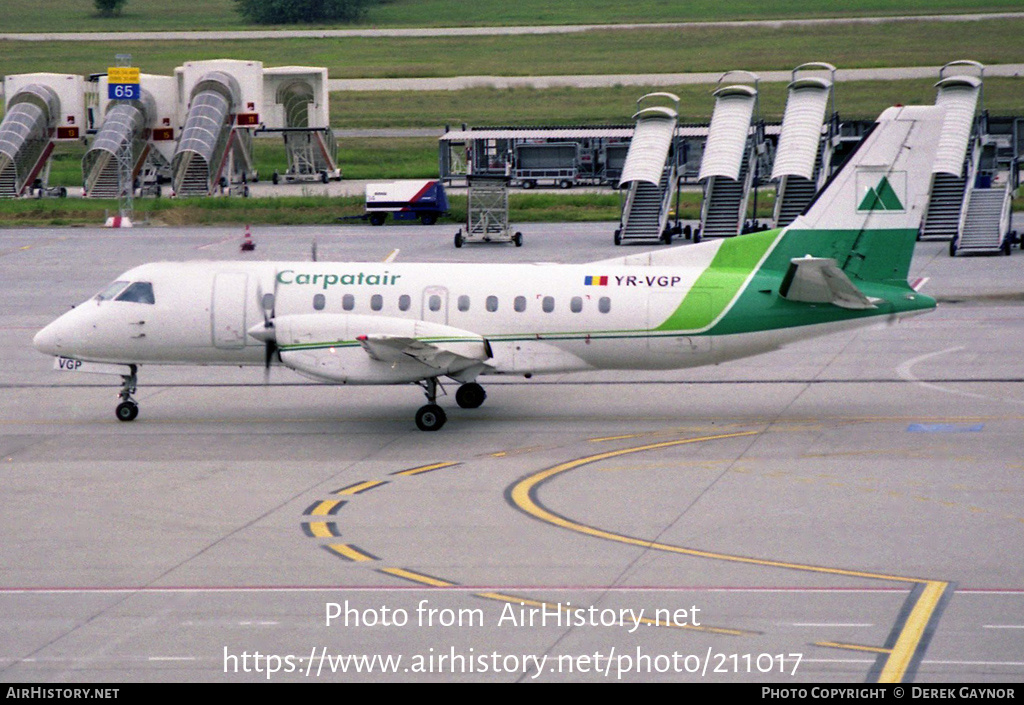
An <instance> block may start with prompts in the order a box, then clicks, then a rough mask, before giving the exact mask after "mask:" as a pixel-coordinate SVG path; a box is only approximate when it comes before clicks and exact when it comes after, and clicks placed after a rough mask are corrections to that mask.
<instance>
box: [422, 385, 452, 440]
mask: <svg viewBox="0 0 1024 705" xmlns="http://www.w3.org/2000/svg"><path fill="white" fill-rule="evenodd" d="M420 386H421V387H423V391H424V393H425V394H426V395H427V403H426V405H425V406H421V407H420V408H419V410H418V411H417V412H416V426H417V427H418V428H419V429H420V430H421V431H439V430H440V429H441V427H442V426H444V422H445V421H447V420H448V415H447V414H445V413H444V409H442V408H441V407H440V406H438V405H437V377H430V378H429V379H425V380H423V381H422V382H420Z"/></svg>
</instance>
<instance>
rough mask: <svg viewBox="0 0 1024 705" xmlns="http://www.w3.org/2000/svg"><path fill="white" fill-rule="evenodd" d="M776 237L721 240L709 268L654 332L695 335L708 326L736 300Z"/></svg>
mask: <svg viewBox="0 0 1024 705" xmlns="http://www.w3.org/2000/svg"><path fill="white" fill-rule="evenodd" d="M778 236H779V231H778V230H766V231H765V232H761V233H752V234H750V235H742V236H739V237H734V238H728V239H726V240H723V241H722V244H721V246H720V247H719V250H718V252H717V253H716V254H715V257H714V259H713V260H711V266H709V267H708V268H707V269H705V270H704V272H703V273H701V275H700V276H699V277H697V281H696V282H695V283H694V285H693V288H692V289H690V291H689V292H687V294H686V296H685V297H684V298H683V302H682V303H681V304H680V305H679V308H677V309H676V310H675V312H674V313H673V314H672V315H671V316H669V317H668V319H667V320H666V321H665V322H664V323H662V324H661V325H660V326H658V327H657V328H656V329H655V330H659V331H699V330H703V329H705V328H707V327H708V326H709V325H711V324H712V323H713V322H714V321H715V320H716V319H717V318H718V317H719V316H721V315H722V313H723V312H724V311H725V310H726V308H727V307H728V306H729V304H730V303H731V302H732V301H733V300H734V299H735V298H736V294H737V293H739V291H740V289H741V288H742V287H743V284H744V282H746V281H747V280H748V279H749V278H750V275H751V273H752V272H753V271H754V269H755V268H756V267H757V265H758V263H759V262H760V261H761V260H762V259H763V258H764V255H765V253H766V252H767V251H768V249H769V248H770V247H771V246H772V244H773V243H774V242H775V241H776V240H777V239H778Z"/></svg>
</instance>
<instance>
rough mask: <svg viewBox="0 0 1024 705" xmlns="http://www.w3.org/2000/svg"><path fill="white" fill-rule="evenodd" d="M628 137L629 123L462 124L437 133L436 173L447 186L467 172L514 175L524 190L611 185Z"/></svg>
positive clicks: (462, 181) (463, 180)
mask: <svg viewBox="0 0 1024 705" xmlns="http://www.w3.org/2000/svg"><path fill="white" fill-rule="evenodd" d="M632 136H633V126H631V125H608V126H603V127H574V126H565V127H474V128H467V127H465V126H463V127H462V129H460V130H446V131H445V133H444V134H442V135H441V137H440V139H439V141H438V166H439V169H440V171H439V174H440V177H441V179H442V180H443V181H444V182H445V184H447V185H456V184H457V185H465V184H466V180H467V179H468V178H469V177H470V176H490V177H500V178H512V179H513V181H514V184H519V185H520V186H523V187H526V188H531V187H533V186H540V185H542V184H543V185H554V186H563V187H569V186H573V185H594V186H614V185H615V184H617V183H618V178H619V174H620V173H621V171H622V166H623V163H624V162H625V156H626V150H627V149H628V147H629V141H630V139H631V138H632ZM517 170H518V171H517ZM517 176H518V178H516V177H517Z"/></svg>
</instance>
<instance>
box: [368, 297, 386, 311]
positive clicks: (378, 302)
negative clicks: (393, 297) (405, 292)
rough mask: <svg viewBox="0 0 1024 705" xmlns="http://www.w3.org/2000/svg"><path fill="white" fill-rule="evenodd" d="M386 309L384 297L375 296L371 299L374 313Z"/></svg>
mask: <svg viewBox="0 0 1024 705" xmlns="http://www.w3.org/2000/svg"><path fill="white" fill-rule="evenodd" d="M382 308H384V297H383V296H381V295H380V294H374V295H373V296H371V297H370V309H371V310H373V311H380V310H381V309H382Z"/></svg>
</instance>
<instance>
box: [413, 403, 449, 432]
mask: <svg viewBox="0 0 1024 705" xmlns="http://www.w3.org/2000/svg"><path fill="white" fill-rule="evenodd" d="M447 420H448V416H447V415H446V414H445V413H444V409H442V408H441V407H439V406H438V405H437V404H427V405H426V406H421V407H420V408H419V411H417V412H416V426H417V427H418V428H419V429H420V430H421V431H438V430H440V429H441V427H442V426H444V422H445V421H447Z"/></svg>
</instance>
